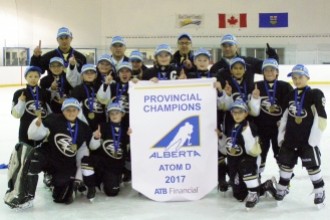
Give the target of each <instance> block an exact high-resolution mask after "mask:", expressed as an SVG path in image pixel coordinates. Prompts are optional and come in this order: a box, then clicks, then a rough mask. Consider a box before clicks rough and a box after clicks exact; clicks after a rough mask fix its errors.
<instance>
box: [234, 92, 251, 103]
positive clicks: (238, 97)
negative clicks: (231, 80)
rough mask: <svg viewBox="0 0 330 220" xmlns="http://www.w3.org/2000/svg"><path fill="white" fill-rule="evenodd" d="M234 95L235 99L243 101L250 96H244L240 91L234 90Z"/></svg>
mask: <svg viewBox="0 0 330 220" xmlns="http://www.w3.org/2000/svg"><path fill="white" fill-rule="evenodd" d="M232 96H233V100H234V101H236V100H241V101H244V100H248V97H242V96H241V93H239V92H234V93H233V95H232Z"/></svg>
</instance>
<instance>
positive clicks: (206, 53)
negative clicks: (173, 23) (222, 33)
mask: <svg viewBox="0 0 330 220" xmlns="http://www.w3.org/2000/svg"><path fill="white" fill-rule="evenodd" d="M200 55H205V56H207V57H208V58H209V59H210V58H211V53H210V52H209V51H208V50H206V49H204V48H199V49H198V50H196V51H195V52H194V59H196V58H197V57H198V56H200Z"/></svg>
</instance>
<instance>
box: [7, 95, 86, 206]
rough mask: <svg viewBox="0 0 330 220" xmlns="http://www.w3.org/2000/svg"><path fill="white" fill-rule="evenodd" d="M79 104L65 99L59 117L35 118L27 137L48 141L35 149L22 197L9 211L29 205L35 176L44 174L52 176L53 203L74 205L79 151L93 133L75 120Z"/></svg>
mask: <svg viewBox="0 0 330 220" xmlns="http://www.w3.org/2000/svg"><path fill="white" fill-rule="evenodd" d="M80 109H81V108H80V103H79V102H78V100H76V99H74V98H68V99H66V100H64V102H63V104H62V112H63V113H62V114H50V115H48V116H47V117H46V118H44V119H42V117H41V115H39V116H38V117H37V118H35V119H34V120H33V121H32V122H31V124H30V126H29V128H28V131H27V133H28V136H29V138H30V139H32V140H38V141H40V140H45V139H46V140H47V141H44V142H43V143H42V144H41V146H40V147H38V148H36V150H35V151H34V152H33V155H32V157H31V159H30V163H29V165H28V172H27V173H26V175H27V178H26V182H21V183H20V184H22V185H24V184H26V185H27V186H25V187H26V190H25V191H24V194H25V197H19V198H21V199H19V200H18V198H17V199H16V200H15V199H13V200H12V201H11V203H9V204H8V205H10V206H11V207H12V208H21V207H24V208H28V207H31V206H32V201H33V199H34V197H35V192H36V188H37V184H38V174H39V173H40V172H41V171H47V173H49V174H50V175H52V185H53V186H54V188H53V191H52V197H53V200H54V202H56V203H66V204H70V203H72V202H73V197H72V194H73V182H74V178H75V174H76V171H77V168H78V166H77V164H79V162H78V158H80V156H79V154H80V153H81V152H82V151H81V150H83V149H87V146H88V145H89V142H90V140H91V138H92V131H91V130H90V128H89V127H88V125H87V124H85V123H84V122H82V121H81V120H79V119H78V114H79V112H80Z"/></svg>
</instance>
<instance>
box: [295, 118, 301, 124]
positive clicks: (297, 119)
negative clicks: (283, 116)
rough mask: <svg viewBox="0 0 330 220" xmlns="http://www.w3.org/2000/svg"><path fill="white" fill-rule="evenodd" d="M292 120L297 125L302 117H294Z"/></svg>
mask: <svg viewBox="0 0 330 220" xmlns="http://www.w3.org/2000/svg"><path fill="white" fill-rule="evenodd" d="M294 121H295V122H296V123H297V124H298V125H299V124H301V122H302V117H295V118H294Z"/></svg>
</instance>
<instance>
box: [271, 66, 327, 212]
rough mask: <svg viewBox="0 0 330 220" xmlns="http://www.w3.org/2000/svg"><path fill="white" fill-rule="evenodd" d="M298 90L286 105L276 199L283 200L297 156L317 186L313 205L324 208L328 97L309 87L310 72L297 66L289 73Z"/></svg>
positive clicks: (287, 100)
mask: <svg viewBox="0 0 330 220" xmlns="http://www.w3.org/2000/svg"><path fill="white" fill-rule="evenodd" d="M288 77H292V81H293V84H294V85H295V87H296V88H295V89H294V90H293V91H292V92H290V93H289V94H288V96H287V99H286V100H285V102H284V106H283V110H284V113H283V116H282V118H281V122H280V127H279V134H278V143H279V146H280V151H279V155H278V163H279V164H280V180H279V182H278V184H277V193H276V197H275V198H276V200H278V201H281V200H283V198H284V196H285V195H286V194H287V188H288V185H289V183H290V179H291V176H292V173H293V168H294V166H295V164H296V163H297V159H298V157H300V158H301V161H302V165H303V166H304V167H305V168H306V169H307V171H308V174H309V177H310V179H311V181H312V184H313V187H314V193H315V198H314V204H315V205H317V206H319V207H321V206H322V205H323V202H324V199H325V191H324V181H323V178H322V174H321V168H320V166H321V159H320V156H321V154H320V150H319V146H320V140H321V134H322V132H323V131H324V130H325V128H326V124H327V114H326V112H325V97H324V94H323V92H322V91H321V90H319V89H312V88H311V87H309V86H308V80H309V71H308V69H307V68H306V67H305V66H304V65H302V64H298V65H296V66H294V67H293V68H292V71H291V72H290V73H289V74H288Z"/></svg>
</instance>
